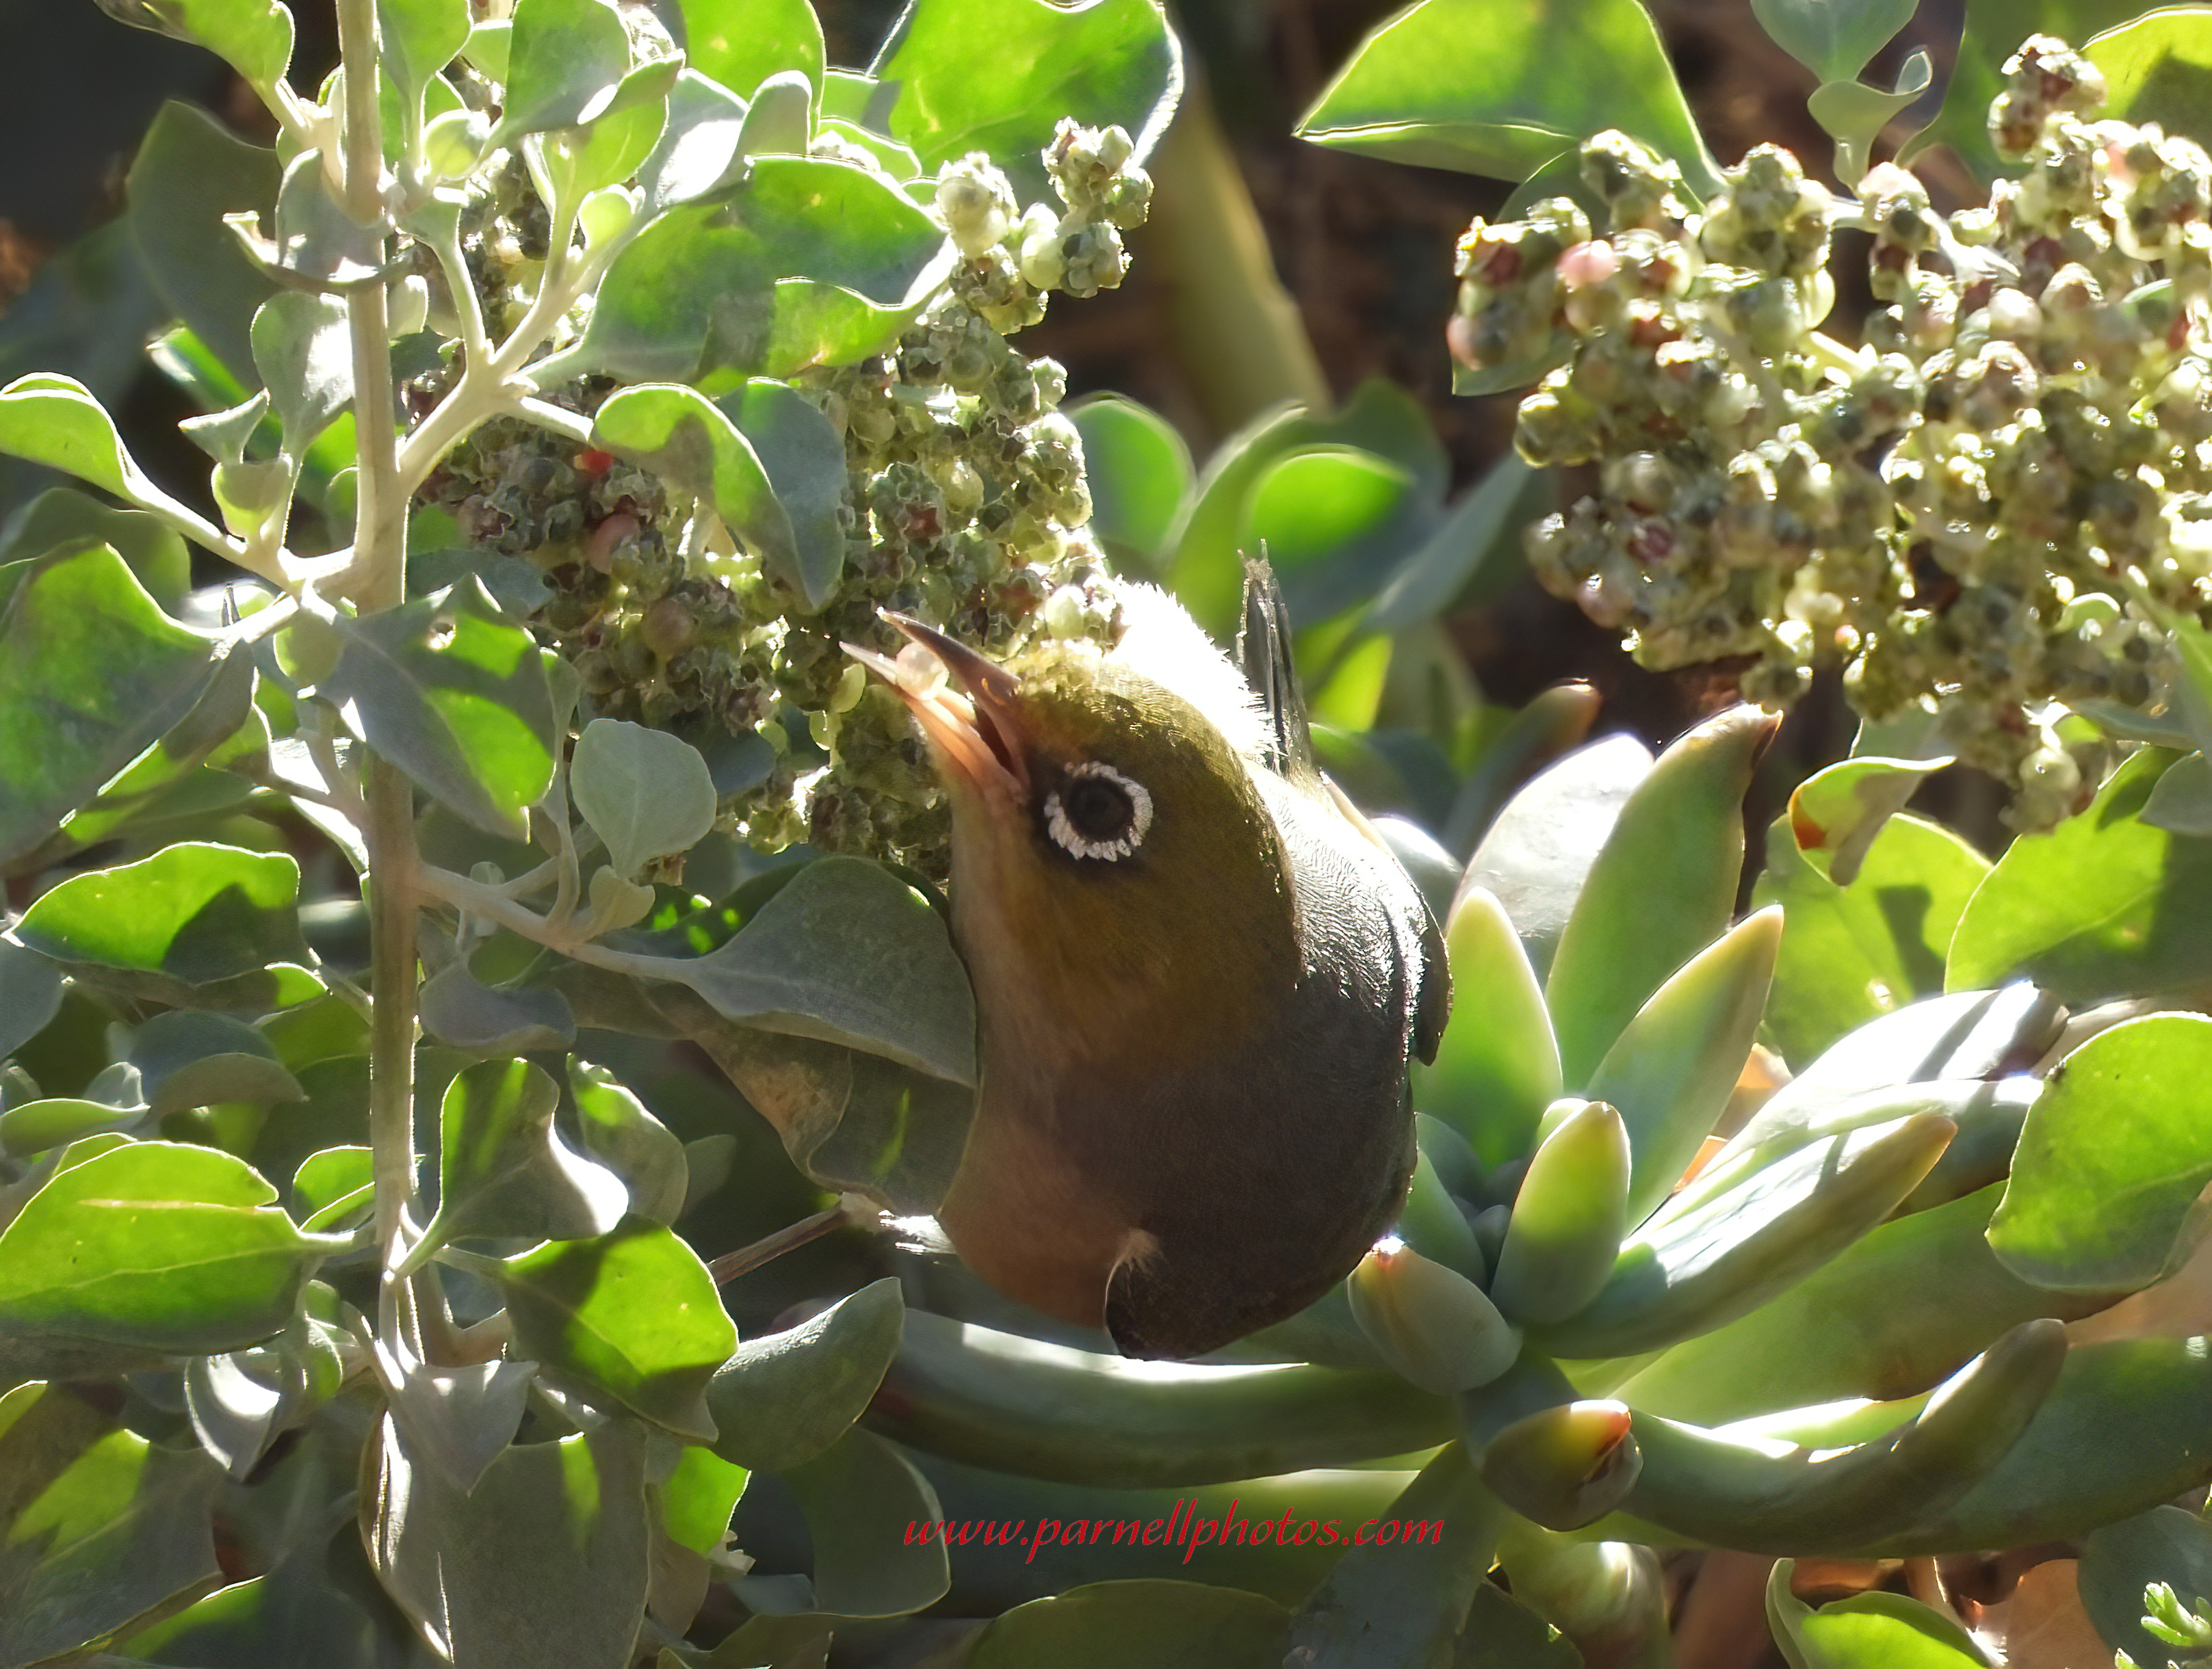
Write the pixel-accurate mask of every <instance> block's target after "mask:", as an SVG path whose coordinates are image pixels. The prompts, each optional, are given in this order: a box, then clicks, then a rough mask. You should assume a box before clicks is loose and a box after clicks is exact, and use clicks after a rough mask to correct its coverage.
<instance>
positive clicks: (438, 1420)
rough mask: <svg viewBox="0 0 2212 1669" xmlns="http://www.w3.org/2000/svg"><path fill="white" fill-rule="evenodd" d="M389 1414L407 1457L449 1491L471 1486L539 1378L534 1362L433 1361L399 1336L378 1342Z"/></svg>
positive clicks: (516, 1422) (502, 1446)
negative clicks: (397, 1339) (443, 1364)
mask: <svg viewBox="0 0 2212 1669" xmlns="http://www.w3.org/2000/svg"><path fill="white" fill-rule="evenodd" d="M376 1349H377V1367H378V1370H379V1376H380V1378H381V1379H382V1381H384V1384H385V1386H386V1394H387V1397H388V1399H389V1406H390V1408H391V1411H392V1420H393V1422H394V1423H396V1424H397V1426H398V1429H399V1432H400V1434H401V1435H402V1436H403V1437H404V1440H405V1447H406V1449H407V1451H408V1453H409V1454H410V1456H412V1457H413V1458H414V1459H415V1460H417V1461H418V1462H420V1463H421V1464H422V1465H423V1466H426V1467H427V1468H428V1469H430V1470H431V1471H434V1472H436V1474H437V1475H438V1477H439V1478H440V1479H441V1481H442V1482H443V1483H444V1484H445V1485H446V1486H447V1488H449V1489H453V1490H460V1491H461V1492H462V1493H464V1494H466V1493H467V1492H469V1491H471V1490H474V1489H475V1488H476V1487H477V1484H479V1483H480V1482H482V1481H483V1475H484V1473H485V1472H486V1471H487V1470H488V1469H489V1467H490V1466H491V1465H492V1464H493V1462H495V1461H496V1460H498V1459H499V1458H500V1457H501V1455H502V1454H506V1453H507V1445H508V1444H510V1443H511V1442H513V1441H514V1434H515V1431H516V1429H518V1428H519V1427H520V1425H521V1423H522V1415H523V1411H524V1409H525V1408H526V1406H527V1405H528V1402H529V1397H530V1387H531V1383H532V1381H533V1380H535V1379H536V1378H537V1376H538V1364H537V1363H534V1362H507V1361H501V1362H468V1363H457V1364H453V1365H451V1366H446V1367H438V1366H434V1365H433V1364H431V1363H426V1362H423V1361H422V1360H421V1359H419V1358H418V1357H417V1356H415V1354H414V1353H413V1351H412V1350H410V1349H409V1348H408V1347H407V1345H406V1344H404V1342H398V1343H394V1344H386V1343H384V1342H381V1341H380V1343H379V1344H378V1345H377V1347H376Z"/></svg>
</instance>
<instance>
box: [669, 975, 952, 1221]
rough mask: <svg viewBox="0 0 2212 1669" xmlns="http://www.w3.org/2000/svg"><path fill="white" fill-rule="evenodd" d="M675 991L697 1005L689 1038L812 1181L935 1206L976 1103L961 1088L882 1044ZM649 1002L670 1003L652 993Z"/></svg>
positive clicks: (900, 1203) (901, 1206) (902, 1204)
mask: <svg viewBox="0 0 2212 1669" xmlns="http://www.w3.org/2000/svg"><path fill="white" fill-rule="evenodd" d="M676 996H677V997H678V998H682V999H684V1001H686V1002H689V1003H690V1004H694V1005H696V1008H697V1009H699V1010H700V1011H703V1018H702V1019H700V1020H698V1021H697V1022H696V1023H694V1024H692V1025H690V1026H689V1027H687V1030H688V1032H689V1035H690V1037H691V1039H692V1041H695V1042H696V1043H697V1044H698V1045H699V1046H700V1047H702V1049H704V1050H705V1051H706V1052H707V1053H708V1055H709V1056H710V1057H711V1058H712V1059H713V1060H714V1064H715V1065H717V1066H719V1067H720V1068H721V1070H722V1071H723V1073H724V1075H725V1076H726V1077H728V1079H729V1080H730V1082H731V1083H733V1084H735V1085H736V1086H737V1087H738V1091H739V1092H740V1093H741V1094H742V1095H744V1098H745V1100H746V1101H747V1102H750V1104H751V1105H752V1106H753V1108H755V1109H756V1110H757V1111H758V1112H759V1113H760V1114H761V1115H762V1116H763V1118H765V1119H766V1120H768V1121H769V1123H770V1124H771V1125H773V1126H775V1131H776V1133H777V1134H778V1135H779V1136H781V1138H783V1145H784V1150H785V1151H786V1152H787V1153H788V1154H789V1155H790V1156H791V1160H792V1162H793V1164H795V1165H797V1166H798V1167H799V1169H801V1170H802V1171H804V1172H805V1174H807V1175H808V1176H809V1177H810V1178H811V1179H812V1180H814V1181H815V1182H816V1183H817V1184H818V1185H820V1186H821V1187H824V1188H829V1189H833V1190H836V1191H837V1192H839V1193H846V1192H853V1193H864V1194H866V1195H867V1196H869V1198H871V1199H875V1200H878V1201H879V1202H881V1203H882V1204H883V1205H885V1206H887V1207H888V1208H890V1210H891V1211H897V1212H902V1213H914V1212H927V1211H935V1210H936V1209H937V1208H938V1206H939V1204H941V1203H942V1202H943V1200H944V1198H945V1190H946V1189H947V1188H949V1187H951V1186H952V1178H953V1174H954V1173H955V1172H956V1171H957V1170H958V1168H959V1166H960V1156H961V1153H962V1150H963V1149H964V1148H965V1146H966V1144H967V1140H968V1127H969V1121H970V1119H971V1117H972V1115H973V1114H974V1111H975V1096H974V1095H973V1093H972V1092H971V1091H970V1090H969V1089H968V1088H966V1087H965V1086H963V1085H961V1084H958V1083H951V1082H949V1081H947V1080H946V1079H945V1078H942V1077H933V1076H931V1075H929V1074H927V1073H923V1072H917V1071H910V1070H908V1068H907V1067H904V1066H902V1065H897V1064H896V1063H895V1062H893V1061H890V1060H886V1059H884V1057H883V1056H882V1055H880V1054H876V1053H865V1052H863V1051H862V1050H860V1049H857V1048H841V1047H838V1046H837V1045H836V1044H833V1043H820V1042H817V1041H814V1040H813V1039H812V1038H811V1037H794V1036H789V1035H784V1036H779V1035H776V1034H775V1033H774V1032H769V1031H759V1030H756V1029H754V1027H753V1026H752V1025H750V1024H744V1025H739V1024H735V1023H732V1022H730V1021H727V1020H724V1019H721V1018H720V1017H718V1016H717V1015H715V1013H714V1010H713V1008H712V1007H711V1006H710V1005H709V1004H708V1003H707V1001H706V1000H705V999H704V998H700V997H696V996H694V995H692V994H691V993H690V992H677V993H676ZM655 1005H656V1007H658V1008H659V1009H661V1010H663V1011H671V1010H673V1009H674V1008H675V1007H676V1004H673V1003H671V1002H670V1001H669V999H668V998H665V997H662V996H660V995H659V993H656V995H655Z"/></svg>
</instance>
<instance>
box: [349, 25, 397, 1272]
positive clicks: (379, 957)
mask: <svg viewBox="0 0 2212 1669" xmlns="http://www.w3.org/2000/svg"><path fill="white" fill-rule="evenodd" d="M337 10H338V42H339V48H340V51H341V52H342V54H343V58H344V63H345V71H346V75H345V192H346V209H347V212H348V213H349V215H351V216H352V217H353V219H354V220H355V221H356V222H357V223H359V224H362V225H364V226H367V225H380V224H381V225H388V223H389V216H388V215H387V214H386V209H385V204H384V189H383V183H384V138H383V135H382V133H381V131H380V127H379V115H378V111H377V102H376V79H377V76H376V70H377V39H376V3H375V0H337ZM382 255H383V252H382V250H381V249H380V250H379V252H378V256H379V258H380V259H381V258H382ZM346 315H347V324H348V326H349V330H350V331H351V334H352V339H353V386H354V428H355V432H356V434H357V435H358V436H359V437H360V439H359V446H360V458H359V467H360V476H359V483H360V484H359V488H358V496H357V499H356V519H355V522H354V561H355V566H354V570H353V571H354V574H355V576H356V578H355V587H356V588H355V601H356V604H358V605H359V607H360V608H361V610H362V613H364V614H368V613H375V612H381V611H382V610H386V609H394V608H397V607H398V606H399V604H402V603H404V602H405V601H406V600H407V568H406V549H407V496H408V495H407V492H406V490H405V489H404V488H403V487H402V486H401V485H400V482H399V460H398V430H397V427H396V425H395V423H394V421H393V413H392V352H391V322H390V319H388V317H387V316H386V303H385V294H384V286H383V285H381V284H364V285H362V286H360V287H358V288H356V289H354V290H352V291H350V292H349V294H347V296H346ZM362 834H363V836H364V840H365V844H366V845H367V847H368V864H369V877H370V878H369V909H370V917H369V997H370V1004H371V1008H370V1017H369V1103H368V1128H369V1146H370V1151H371V1174H373V1176H374V1179H375V1182H376V1243H377V1247H378V1249H379V1251H380V1254H381V1255H382V1257H383V1259H384V1261H385V1264H386V1267H387V1268H389V1267H390V1266H391V1265H392V1264H393V1263H395V1262H396V1261H397V1260H398V1258H399V1257H400V1256H401V1255H402V1253H403V1252H404V1247H402V1246H401V1245H400V1239H401V1227H402V1224H403V1223H404V1221H405V1217H406V1209H407V1199H408V1195H409V1193H410V1191H411V1189H412V1187H413V1184H414V1177H415V1086H414V1077H415V980H416V968H415V796H414V789H413V788H412V786H410V784H409V782H408V780H407V778H406V776H405V774H404V773H403V772H401V771H400V769H399V768H398V767H397V766H396V765H393V764H392V763H391V762H389V761H387V760H384V759H378V760H376V761H374V763H373V764H372V765H371V767H370V770H369V779H368V827H367V828H364V829H363V830H362Z"/></svg>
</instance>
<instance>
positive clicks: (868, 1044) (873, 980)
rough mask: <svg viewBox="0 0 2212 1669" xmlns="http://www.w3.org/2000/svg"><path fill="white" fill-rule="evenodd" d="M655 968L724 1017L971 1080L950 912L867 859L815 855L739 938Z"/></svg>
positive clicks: (965, 995)
mask: <svg viewBox="0 0 2212 1669" xmlns="http://www.w3.org/2000/svg"><path fill="white" fill-rule="evenodd" d="M639 971H640V972H644V971H646V970H643V969H640V970H639ZM651 972H652V974H653V976H654V977H657V978H660V979H667V980H678V981H681V982H682V983H683V984H684V985H687V986H690V987H691V989H692V990H694V991H696V992H698V993H699V995H701V996H702V997H703V998H706V999H707V1000H708V1002H709V1003H711V1004H713V1005H714V1010H715V1011H716V1012H717V1013H719V1014H720V1015H721V1016H722V1017H724V1018H726V1019H729V1020H737V1021H742V1022H743V1023H744V1024H746V1025H747V1026H751V1027H756V1028H757V1029H761V1030H763V1031H771V1032H784V1033H787V1034H790V1035H793V1036H798V1037H811V1038H817V1039H819V1040H821V1041H824V1042H829V1043H838V1044H842V1045H844V1046H846V1047H850V1048H855V1049H862V1050H866V1051H867V1052H868V1053H872V1054H878V1055H882V1056H883V1057H884V1058H885V1059H889V1060H893V1061H896V1062H898V1063H900V1064H901V1065H906V1066H910V1067H913V1068H914V1069H915V1071H922V1072H927V1073H930V1074H932V1075H933V1076H935V1077H940V1078H945V1079H947V1080H949V1081H950V1082H951V1083H959V1084H966V1085H973V1084H974V1083H975V997H974V995H973V993H972V992H971V991H970V990H969V985H968V976H967V973H966V971H965V970H964V969H963V968H962V967H961V965H960V960H959V958H958V956H956V955H955V954H954V952H953V950H952V943H951V938H949V937H948V936H947V934H946V932H945V923H944V920H943V919H942V918H941V917H940V916H939V914H938V913H937V912H936V911H935V910H933V909H932V908H931V907H930V906H929V903H928V901H927V900H925V899H924V898H923V897H922V896H921V894H920V893H918V892H916V891H915V889H913V888H911V887H909V886H908V885H907V884H906V883H904V882H903V881H901V880H900V879H899V878H898V877H896V876H894V875H892V874H891V873H890V871H887V870H885V869H884V868H883V867H882V866H881V865H877V864H872V863H870V862H868V861H867V860H866V859H860V858H823V859H817V860H816V861H815V862H813V863H811V864H810V865H807V866H806V867H805V869H804V870H802V871H800V872H799V875H798V877H796V878H795V879H793V880H792V881H791V882H790V883H787V885H786V886H785V887H784V888H783V889H782V890H781V892H779V893H777V894H776V895H775V897H774V898H771V899H770V900H769V901H768V902H767V903H766V904H764V905H763V906H762V907H761V909H760V912H759V913H758V914H757V915H756V916H754V918H753V919H751V920H750V922H748V923H746V924H745V926H744V928H743V929H742V930H741V931H739V932H738V934H737V935H736V936H735V937H734V938H731V939H729V940H728V941H727V942H726V943H725V944H722V945H720V947H719V948H717V949H716V950H712V951H710V952H708V954H707V955H706V956H698V957H694V958H691V959H690V960H688V961H686V960H678V959H676V958H673V957H661V958H656V959H655V960H654V964H653V968H652V970H651Z"/></svg>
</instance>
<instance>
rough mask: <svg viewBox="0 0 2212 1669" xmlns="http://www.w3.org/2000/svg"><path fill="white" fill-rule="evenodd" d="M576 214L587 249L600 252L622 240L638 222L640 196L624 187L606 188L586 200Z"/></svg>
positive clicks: (607, 186)
mask: <svg viewBox="0 0 2212 1669" xmlns="http://www.w3.org/2000/svg"><path fill="white" fill-rule="evenodd" d="M576 213H577V221H578V223H579V224H580V225H581V226H582V227H583V228H584V242H585V244H586V246H587V247H589V248H592V249H597V248H599V246H600V245H602V244H604V243H606V242H607V241H608V240H611V239H613V238H617V237H620V236H621V235H622V234H623V233H624V232H625V231H627V230H628V229H629V224H630V222H632V221H634V220H635V219H636V218H637V193H636V192H635V191H630V190H629V189H628V188H627V187H624V186H621V185H603V186H601V187H600V188H599V190H598V191H593V192H592V193H591V194H590V195H589V196H588V197H586V198H585V199H584V201H583V202H582V203H581V204H580V205H579V206H578V209H577V211H576Z"/></svg>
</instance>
